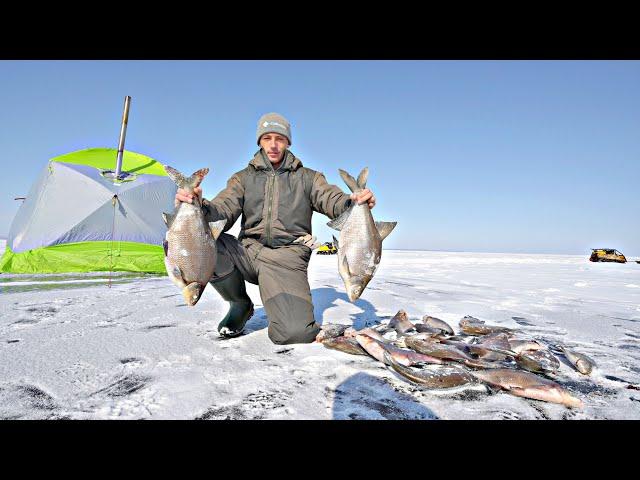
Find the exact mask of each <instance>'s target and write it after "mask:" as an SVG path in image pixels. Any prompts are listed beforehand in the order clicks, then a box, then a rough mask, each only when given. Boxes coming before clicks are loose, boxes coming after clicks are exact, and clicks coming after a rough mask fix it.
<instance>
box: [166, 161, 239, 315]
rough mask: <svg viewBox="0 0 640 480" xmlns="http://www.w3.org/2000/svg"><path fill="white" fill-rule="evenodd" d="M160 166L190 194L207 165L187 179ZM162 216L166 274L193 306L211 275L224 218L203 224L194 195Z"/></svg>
mask: <svg viewBox="0 0 640 480" xmlns="http://www.w3.org/2000/svg"><path fill="white" fill-rule="evenodd" d="M164 169H165V171H166V172H167V175H169V177H170V178H171V180H173V181H174V182H175V184H176V185H177V186H178V188H182V189H184V190H186V191H187V192H188V193H193V189H194V188H196V187H197V186H198V185H200V183H201V182H202V179H203V178H204V176H205V175H206V174H207V173H208V172H209V169H208V168H202V169H200V170H198V171H197V172H195V173H194V174H193V175H191V176H190V177H188V178H187V177H185V176H184V175H182V174H181V173H180V172H178V171H177V170H175V169H174V168H171V167H169V166H168V165H165V166H164ZM162 217H163V219H164V221H165V223H166V225H167V227H168V229H169V230H168V231H167V234H166V236H165V241H164V242H163V246H164V255H165V258H164V263H165V267H166V268H167V273H168V274H169V278H170V279H171V280H172V281H173V282H174V283H175V284H176V285H177V286H178V287H180V288H181V289H182V296H183V297H184V300H185V302H187V305H190V306H193V305H195V304H196V303H198V300H200V296H201V295H202V292H203V291H204V288H205V287H206V285H207V283H208V282H209V280H210V279H211V277H212V276H213V272H214V270H215V266H216V257H217V249H216V239H217V238H218V236H219V235H220V233H221V232H222V229H223V228H224V226H225V224H226V222H227V221H226V220H219V221H217V222H210V223H207V221H206V220H205V218H204V213H203V211H202V208H201V205H200V202H199V201H198V197H194V202H193V203H187V202H181V203H180V204H179V205H178V207H177V209H176V211H175V212H174V213H163V214H162Z"/></svg>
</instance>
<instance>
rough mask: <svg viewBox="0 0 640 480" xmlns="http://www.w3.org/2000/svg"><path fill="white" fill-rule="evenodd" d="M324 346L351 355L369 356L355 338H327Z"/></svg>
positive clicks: (323, 343)
mask: <svg viewBox="0 0 640 480" xmlns="http://www.w3.org/2000/svg"><path fill="white" fill-rule="evenodd" d="M322 345H324V346H325V347H327V348H331V349H334V350H339V351H341V352H344V353H350V354H351V355H369V354H368V353H367V351H366V350H365V349H364V348H362V347H361V346H360V344H359V343H358V342H357V341H356V339H355V338H353V337H333V338H327V339H325V340H324V341H323V342H322Z"/></svg>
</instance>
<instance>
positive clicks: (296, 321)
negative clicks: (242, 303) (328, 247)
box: [211, 233, 320, 345]
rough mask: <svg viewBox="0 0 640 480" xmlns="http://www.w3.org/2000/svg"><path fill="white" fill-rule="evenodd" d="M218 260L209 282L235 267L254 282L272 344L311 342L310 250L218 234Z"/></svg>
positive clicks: (314, 327)
mask: <svg viewBox="0 0 640 480" xmlns="http://www.w3.org/2000/svg"><path fill="white" fill-rule="evenodd" d="M217 247H218V259H217V262H216V270H215V274H214V277H213V278H212V279H211V282H213V283H215V282H216V281H220V280H223V279H224V278H225V277H227V276H228V275H230V274H231V273H232V272H233V269H234V268H237V269H238V270H239V271H240V273H241V274H242V276H243V277H244V279H245V281H247V282H249V283H253V284H254V285H258V287H259V289H260V297H261V298H262V304H263V305H264V309H265V311H266V313H267V319H268V320H269V328H268V335H269V338H270V339H271V341H272V342H273V343H276V344H279V345H284V344H289V343H311V342H313V341H314V340H315V338H316V335H317V334H318V333H319V332H320V328H319V326H318V325H317V324H316V323H315V321H314V318H313V303H311V289H310V287H309V279H308V278H307V266H308V265H309V260H310V259H311V249H310V248H309V247H306V246H304V245H297V244H296V245H287V246H284V247H278V248H269V247H265V246H264V245H262V244H261V243H260V242H258V241H257V240H254V239H251V238H243V239H242V241H238V239H237V238H235V237H234V236H232V235H229V234H228V233H223V234H221V235H220V236H219V237H218V241H217Z"/></svg>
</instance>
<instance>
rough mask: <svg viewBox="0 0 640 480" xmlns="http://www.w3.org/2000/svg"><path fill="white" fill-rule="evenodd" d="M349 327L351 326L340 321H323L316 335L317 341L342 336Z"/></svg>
mask: <svg viewBox="0 0 640 480" xmlns="http://www.w3.org/2000/svg"><path fill="white" fill-rule="evenodd" d="M347 328H349V326H348V325H341V324H339V323H323V324H322V325H321V326H320V333H318V335H316V342H323V341H325V340H326V339H328V338H336V337H341V336H342V335H344V332H345V331H346V330H347Z"/></svg>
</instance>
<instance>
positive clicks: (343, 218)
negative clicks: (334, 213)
mask: <svg viewBox="0 0 640 480" xmlns="http://www.w3.org/2000/svg"><path fill="white" fill-rule="evenodd" d="M352 211H353V207H352V206H351V207H349V208H348V209H346V210H345V211H344V212H342V215H340V216H339V217H336V218H334V219H333V220H331V221H330V222H327V226H329V227H331V228H333V229H334V230H338V231H340V230H342V227H344V224H345V223H347V219H348V218H349V216H350V215H351V212H352Z"/></svg>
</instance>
